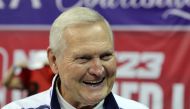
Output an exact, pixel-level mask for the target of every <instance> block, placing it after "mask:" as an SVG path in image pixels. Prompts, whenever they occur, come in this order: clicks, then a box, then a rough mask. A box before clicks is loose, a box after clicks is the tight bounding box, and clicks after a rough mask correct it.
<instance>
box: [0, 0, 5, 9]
mask: <svg viewBox="0 0 190 109" xmlns="http://www.w3.org/2000/svg"><path fill="white" fill-rule="evenodd" d="M4 8H5V3H4V2H3V0H0V9H4Z"/></svg>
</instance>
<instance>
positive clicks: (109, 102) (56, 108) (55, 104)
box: [50, 75, 119, 109]
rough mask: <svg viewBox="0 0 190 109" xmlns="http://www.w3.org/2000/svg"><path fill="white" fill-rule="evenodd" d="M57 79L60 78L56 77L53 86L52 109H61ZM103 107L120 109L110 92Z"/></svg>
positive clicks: (105, 108)
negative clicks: (57, 91)
mask: <svg viewBox="0 0 190 109" xmlns="http://www.w3.org/2000/svg"><path fill="white" fill-rule="evenodd" d="M57 79H58V76H57V75H56V77H55V79H54V81H53V85H52V94H51V103H50V107H51V109H61V107H60V104H59V101H58V98H57V96H58V95H57V93H56V81H57ZM103 107H104V109H119V106H118V104H117V102H116V100H115V98H114V96H113V94H112V92H110V93H109V94H108V96H107V97H106V98H105V100H104V104H103Z"/></svg>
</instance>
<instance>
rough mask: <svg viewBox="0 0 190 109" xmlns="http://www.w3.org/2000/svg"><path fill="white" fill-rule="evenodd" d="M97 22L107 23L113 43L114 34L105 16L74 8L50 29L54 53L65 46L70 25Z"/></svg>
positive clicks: (50, 41)
mask: <svg viewBox="0 0 190 109" xmlns="http://www.w3.org/2000/svg"><path fill="white" fill-rule="evenodd" d="M97 21H103V22H105V24H106V26H107V27H108V30H109V33H110V37H111V40H112V42H113V33H112V30H111V27H110V25H109V23H108V22H107V21H106V20H105V19H104V17H103V16H101V15H100V14H99V13H98V12H96V11H94V10H92V9H89V8H85V7H74V8H71V9H69V10H67V11H65V12H63V13H62V14H61V15H59V17H57V18H56V19H55V21H54V22H53V24H52V27H51V29H50V38H49V46H50V48H51V49H52V50H53V52H54V53H56V52H57V50H59V49H60V46H61V45H62V44H64V38H63V37H64V36H63V32H64V29H65V28H66V27H68V26H69V25H72V24H77V23H82V22H97ZM61 43H62V44H61ZM62 47H64V46H62ZM62 49H64V48H62Z"/></svg>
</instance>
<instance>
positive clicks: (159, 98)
mask: <svg viewBox="0 0 190 109" xmlns="http://www.w3.org/2000/svg"><path fill="white" fill-rule="evenodd" d="M150 97H151V98H152V99H151V98H150ZM150 100H152V101H151V102H152V107H150V104H149V103H150ZM139 101H140V102H142V103H143V104H146V105H147V106H149V107H150V108H151V109H163V92H162V88H161V87H160V86H159V85H158V84H156V83H142V84H141V85H140V91H139Z"/></svg>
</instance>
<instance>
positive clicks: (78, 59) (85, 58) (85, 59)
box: [76, 56, 91, 63]
mask: <svg viewBox="0 0 190 109" xmlns="http://www.w3.org/2000/svg"><path fill="white" fill-rule="evenodd" d="M90 59H91V57H88V56H82V57H77V58H76V61H77V62H78V63H86V62H88V61H89V60H90Z"/></svg>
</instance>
